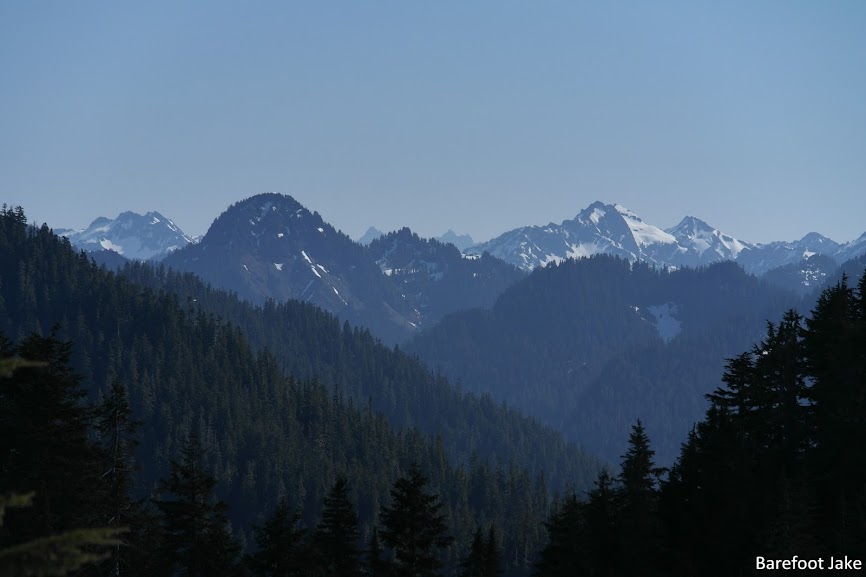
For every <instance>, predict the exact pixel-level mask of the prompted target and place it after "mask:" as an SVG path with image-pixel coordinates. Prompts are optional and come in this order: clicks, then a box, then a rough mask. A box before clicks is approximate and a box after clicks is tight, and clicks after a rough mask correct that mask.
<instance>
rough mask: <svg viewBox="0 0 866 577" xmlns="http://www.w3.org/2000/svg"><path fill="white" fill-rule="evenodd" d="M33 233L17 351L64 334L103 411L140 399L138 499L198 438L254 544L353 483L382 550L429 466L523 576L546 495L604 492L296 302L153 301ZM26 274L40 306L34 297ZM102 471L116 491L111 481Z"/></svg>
mask: <svg viewBox="0 0 866 577" xmlns="http://www.w3.org/2000/svg"><path fill="white" fill-rule="evenodd" d="M17 222H18V221H16V220H15V218H14V215H13V216H3V217H2V218H0V246H3V247H4V249H3V250H4V251H6V252H4V255H8V256H9V258H8V259H7V260H4V261H3V263H2V266H0V297H2V301H3V302H4V303H6V304H5V305H4V306H7V308H6V309H4V310H5V311H8V315H0V325H3V326H5V327H6V328H7V330H8V334H11V335H18V334H25V335H26V334H27V333H26V330H25V328H24V327H25V326H29V327H31V328H33V329H38V330H40V331H41V332H42V334H47V333H48V331H49V330H50V327H51V326H52V324H53V323H54V321H55V320H60V322H61V329H60V331H61V333H60V334H61V335H63V337H64V338H71V339H73V340H74V342H75V347H74V348H73V349H72V350H71V359H70V360H71V362H72V364H73V366H75V367H76V368H77V369H78V370H79V371H80V372H81V373H82V374H83V375H85V380H84V383H85V384H86V385H87V386H88V389H89V392H90V398H91V399H93V400H94V401H96V400H98V399H100V398H107V397H108V396H109V391H110V387H111V384H112V383H113V382H114V381H118V382H122V383H123V384H124V385H125V386H126V388H127V390H128V398H129V405H130V407H131V409H132V414H133V418H134V419H135V420H141V421H142V426H141V428H140V429H139V431H138V434H137V439H136V440H138V441H140V442H139V444H138V448H137V451H136V462H137V463H140V464H141V465H142V468H141V471H140V473H136V475H135V477H136V479H135V480H136V495H135V496H136V497H137V498H143V497H146V496H149V495H150V494H151V493H152V492H153V490H154V489H155V488H156V486H157V484H158V482H159V480H160V479H161V478H165V477H166V476H167V475H168V473H169V462H170V460H171V459H172V458H175V459H176V458H177V456H178V453H177V451H178V448H179V447H180V446H181V445H182V444H183V442H184V440H185V439H186V436H187V434H188V432H189V431H191V430H195V431H197V432H198V434H199V436H200V438H201V440H202V444H203V445H204V447H205V449H206V451H205V455H204V458H205V464H204V465H205V469H206V471H207V472H208V474H210V475H212V476H214V477H215V478H217V480H218V482H219V483H218V485H217V487H216V491H217V494H218V497H219V498H220V499H222V500H224V501H226V502H227V503H229V504H230V506H231V511H230V518H231V521H232V525H233V527H235V528H236V529H237V531H238V533H239V535H238V536H239V538H241V537H242V538H243V539H245V540H246V542H247V543H248V544H252V542H253V539H252V534H251V529H250V528H251V526H252V525H253V524H254V523H257V522H260V521H261V519H262V518H263V516H264V515H268V514H269V513H270V511H271V510H272V508H273V506H274V504H275V503H276V502H277V501H278V500H279V499H280V498H281V496H284V495H292V496H293V497H292V498H293V499H295V502H296V503H297V504H298V506H299V507H300V508H302V511H303V524H304V526H306V527H312V526H314V525H315V524H316V522H317V521H318V519H319V516H320V513H321V507H322V502H323V498H324V496H325V494H326V492H327V490H328V488H329V487H330V485H331V484H332V483H333V481H334V480H335V478H336V476H337V474H338V473H344V474H346V475H347V477H348V478H349V479H351V483H352V487H353V493H354V494H355V495H357V511H358V516H359V521H360V533H361V535H362V536H363V539H364V541H366V540H367V539H368V538H369V535H370V530H371V526H372V524H373V523H374V520H375V517H376V514H377V511H378V509H379V506H380V505H381V504H382V503H384V502H386V501H387V499H388V491H389V488H390V486H391V485H392V483H393V482H394V480H395V479H397V478H398V477H399V476H400V475H402V474H403V473H404V472H405V471H406V469H407V467H408V465H409V462H410V461H411V460H418V461H419V462H420V463H421V465H422V467H423V468H424V470H425V471H428V472H429V474H430V477H431V480H432V481H433V482H434V483H435V484H436V486H437V487H440V488H441V497H442V501H443V503H446V507H447V510H448V511H449V514H450V513H452V512H453V513H454V515H453V517H451V520H452V522H453V523H454V525H455V526H454V528H453V534H454V536H455V538H456V539H457V540H458V543H459V544H460V545H461V546H467V545H468V544H469V541H470V540H471V538H472V533H473V532H474V529H475V527H477V526H479V525H482V526H484V525H488V524H491V523H492V524H495V525H496V526H497V528H500V529H501V532H500V538H501V543H502V548H503V555H502V558H503V559H504V560H505V563H506V568H507V569H509V570H510V569H514V568H517V567H527V566H529V565H530V564H531V562H532V556H533V554H534V552H535V551H536V550H537V549H538V547H539V546H540V545H541V543H542V541H543V530H542V529H541V525H540V524H541V522H542V520H543V519H545V518H546V517H547V514H548V508H547V502H548V493H547V486H546V485H550V486H552V487H553V488H558V487H563V486H564V485H565V483H566V482H573V483H575V485H576V486H578V487H581V486H588V485H589V482H590V480H591V479H592V477H593V476H594V474H595V472H596V470H597V466H598V465H597V461H596V460H594V459H591V458H589V457H587V456H586V454H585V453H583V452H581V451H580V450H578V449H577V448H576V447H575V446H573V445H569V444H567V443H565V442H564V440H563V438H562V437H561V435H558V434H556V433H554V432H553V431H552V430H550V429H547V428H544V427H541V426H539V425H538V424H537V423H536V422H534V421H532V420H530V419H526V418H524V417H522V416H521V415H519V414H518V413H517V412H516V411H512V410H510V409H507V408H505V407H503V406H501V405H500V404H498V403H496V402H494V401H493V400H492V399H491V398H489V397H482V398H477V397H474V396H472V395H468V394H466V393H464V392H462V391H460V389H459V388H457V387H454V386H452V385H451V384H449V383H448V382H447V381H446V380H445V379H444V378H441V377H437V376H435V375H433V374H431V373H430V371H429V370H428V369H427V368H425V366H424V365H423V364H422V363H420V362H419V361H418V360H417V359H414V358H412V357H410V356H408V355H406V354H405V353H402V352H400V351H399V350H395V349H388V348H386V347H384V346H382V345H381V344H380V343H378V342H377V341H376V340H375V339H374V338H373V337H371V336H370V334H369V333H368V332H366V331H362V330H359V329H357V328H350V327H348V326H343V325H341V324H340V323H338V322H337V321H336V320H335V319H334V318H333V317H332V316H330V315H327V314H325V313H323V312H322V311H320V310H318V309H315V308H314V307H311V306H309V305H306V304H304V303H298V302H294V301H292V302H287V303H282V304H279V305H277V304H275V303H268V304H266V305H265V306H264V307H263V308H255V307H252V306H250V305H248V304H246V303H243V302H241V301H239V300H238V299H237V297H236V295H229V294H226V293H223V292H218V291H214V290H211V289H209V288H207V287H206V286H205V285H203V284H202V283H201V282H200V281H199V280H198V279H196V278H195V277H193V276H192V275H183V274H176V273H171V272H169V271H166V270H165V269H154V268H152V267H150V266H148V265H141V264H130V265H129V268H128V270H127V274H128V277H129V278H130V279H135V280H137V281H140V282H141V283H143V284H144V285H148V286H152V287H153V288H147V286H145V287H143V286H141V285H139V284H134V283H133V282H130V280H127V279H124V278H120V277H117V276H115V275H113V274H110V273H108V272H107V271H105V270H103V269H100V268H99V267H97V266H95V265H94V264H93V263H92V262H91V261H90V260H89V259H88V258H87V256H86V255H83V254H75V253H74V252H73V251H72V250H71V248H70V247H69V245H68V242H66V241H65V240H63V239H58V238H57V237H55V236H54V235H53V234H51V231H50V230H48V228H47V227H43V228H40V229H32V228H31V229H27V228H26V227H25V226H23V225H20V223H18V224H16V223H17ZM12 263H14V265H13V264H12ZM21 270H23V271H24V273H25V277H26V279H27V283H26V284H28V286H30V287H32V288H33V291H27V292H26V294H25V293H24V292H22V291H21V290H19V289H20V288H21V286H22V281H21V280H20V278H19V273H20V272H21ZM27 295H29V296H27ZM30 296H32V297H33V299H32V301H31V300H30V298H29V297H30ZM217 314H219V315H222V316H223V317H225V318H230V319H232V320H233V321H234V322H235V323H237V324H236V325H235V324H229V323H227V322H225V321H223V320H221V319H219V318H218V317H217V316H215V315H217ZM30 320H32V321H33V322H32V323H31V322H30ZM239 327H240V328H239ZM248 339H249V340H248ZM249 341H252V342H253V343H254V344H255V348H254V347H252V346H250V342H249ZM271 350H273V351H275V353H276V354H272V353H271V352H270V351H271ZM287 373H294V374H295V375H298V376H299V377H300V378H292V377H287V376H286V374H287ZM316 375H320V377H321V378H319V379H316V378H315V377H316ZM383 415H384V416H383ZM427 433H437V438H436V439H433V438H430V437H429V436H428V435H427ZM0 442H2V440H0ZM100 452H101V448H100ZM473 455H475V458H474V461H473ZM100 459H102V457H100ZM497 464H498V466H497ZM99 469H100V470H99V472H98V475H102V474H103V473H104V472H105V471H107V470H108V469H109V467H108V466H105V467H103V466H100V467H99ZM542 471H543V472H544V477H543V478H544V482H543V483H542V484H541V485H540V486H539V485H538V484H537V479H539V478H540V473H541V472H542ZM506 496H507V497H506ZM37 499H38V497H37ZM94 514H95V515H96V516H98V518H99V519H105V520H107V519H108V518H109V517H105V516H104V511H98V510H96V509H94ZM506 520H507V521H508V522H507V523H506ZM141 523H142V524H143V525H146V526H150V527H152V526H153V524H152V523H151V522H150V521H146V520H142V521H141ZM241 533H243V534H242V535H241ZM134 534H135V531H133V532H132V533H131V535H130V539H133V535H134ZM157 537H158V536H157V535H155V534H154V535H151V536H150V537H148V539H151V540H153V539H157ZM133 549H134V548H133V547H132V546H130V547H129V548H128V549H127V550H129V551H131V550H133ZM459 552H460V549H459V548H455V549H453V550H452V549H449V550H448V551H446V553H445V558H446V562H447V563H449V564H456V563H457V557H458V556H459Z"/></svg>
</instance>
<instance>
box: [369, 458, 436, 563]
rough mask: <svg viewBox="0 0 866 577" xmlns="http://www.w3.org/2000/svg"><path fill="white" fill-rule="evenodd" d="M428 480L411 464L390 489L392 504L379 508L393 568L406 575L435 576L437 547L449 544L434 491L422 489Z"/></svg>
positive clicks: (415, 464) (414, 464)
mask: <svg viewBox="0 0 866 577" xmlns="http://www.w3.org/2000/svg"><path fill="white" fill-rule="evenodd" d="M426 485H427V479H426V478H425V477H424V475H422V474H421V471H420V469H419V468H418V465H417V463H413V464H412V466H411V467H410V469H409V474H408V476H406V477H401V478H400V479H397V481H396V482H395V483H394V486H393V488H392V489H391V506H390V507H386V506H383V507H382V513H381V518H382V524H383V529H382V540H383V541H384V543H385V544H386V545H387V546H388V547H390V548H391V549H393V550H394V557H395V562H396V569H397V572H398V574H399V575H401V576H404V575H405V576H406V577H429V576H433V575H437V569H438V568H439V567H441V565H442V562H441V560H440V558H439V556H440V553H439V550H440V549H444V548H445V547H448V546H449V545H450V544H451V542H452V541H453V538H452V537H451V536H450V535H448V528H447V526H446V520H445V516H444V515H443V514H442V513H441V512H440V510H441V509H442V506H443V505H442V503H440V502H439V496H438V495H437V494H435V493H428V492H427V491H426V490H425V487H426Z"/></svg>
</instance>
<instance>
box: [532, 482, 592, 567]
mask: <svg viewBox="0 0 866 577" xmlns="http://www.w3.org/2000/svg"><path fill="white" fill-rule="evenodd" d="M544 527H545V528H546V529H547V535H548V537H547V545H546V546H545V547H544V549H542V550H541V553H540V554H539V557H538V561H537V562H536V564H535V572H534V573H533V575H535V577H570V576H572V575H581V574H583V573H584V572H585V571H586V569H587V558H586V550H585V541H584V535H585V531H584V527H583V510H582V505H581V503H580V501H579V500H578V499H577V495H575V494H574V493H571V494H569V495H568V496H567V497H566V498H565V500H564V501H563V502H562V504H561V505H560V506H559V508H558V509H557V511H556V512H555V513H554V514H553V516H552V517H551V518H550V520H549V521H547V522H546V523H545V524H544Z"/></svg>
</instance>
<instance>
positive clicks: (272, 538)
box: [249, 499, 309, 577]
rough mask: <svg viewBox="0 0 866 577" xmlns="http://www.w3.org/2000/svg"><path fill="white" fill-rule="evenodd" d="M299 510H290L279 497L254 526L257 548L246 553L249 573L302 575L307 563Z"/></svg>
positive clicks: (269, 576)
mask: <svg viewBox="0 0 866 577" xmlns="http://www.w3.org/2000/svg"><path fill="white" fill-rule="evenodd" d="M300 518H301V513H300V511H295V512H292V511H291V510H290V508H289V504H288V502H287V501H286V500H285V499H281V500H280V502H279V503H277V506H276V507H275V508H274V511H273V513H272V514H271V516H270V517H269V518H268V519H267V520H266V521H265V523H264V525H262V526H261V527H255V528H254V532H255V539H256V545H258V551H256V553H255V554H253V555H252V556H251V557H249V565H250V567H251V568H252V570H253V573H255V574H256V575H259V576H261V577H302V576H303V575H305V574H306V573H305V571H306V568H307V567H308V565H309V558H308V554H307V551H306V550H305V544H304V531H303V530H302V529H300V528H299V527H298V522H299V521H300Z"/></svg>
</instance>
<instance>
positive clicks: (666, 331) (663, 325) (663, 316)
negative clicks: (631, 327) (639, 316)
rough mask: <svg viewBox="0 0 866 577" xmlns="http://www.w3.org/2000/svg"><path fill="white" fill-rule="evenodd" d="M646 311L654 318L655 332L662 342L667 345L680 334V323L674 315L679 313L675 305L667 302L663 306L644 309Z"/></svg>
mask: <svg viewBox="0 0 866 577" xmlns="http://www.w3.org/2000/svg"><path fill="white" fill-rule="evenodd" d="M635 309H637V307H635ZM646 310H647V311H649V313H650V314H651V315H652V316H653V317H655V324H656V330H657V331H658V333H659V337H661V339H662V340H663V341H664V342H666V343H669V342H671V340H673V338H674V337H675V336H677V335H678V334H680V331H681V330H682V323H681V322H680V321H679V319H677V318H676V314H677V313H678V312H679V307H677V305H676V303H672V302H667V303H665V304H663V305H652V306H649V307H646Z"/></svg>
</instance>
